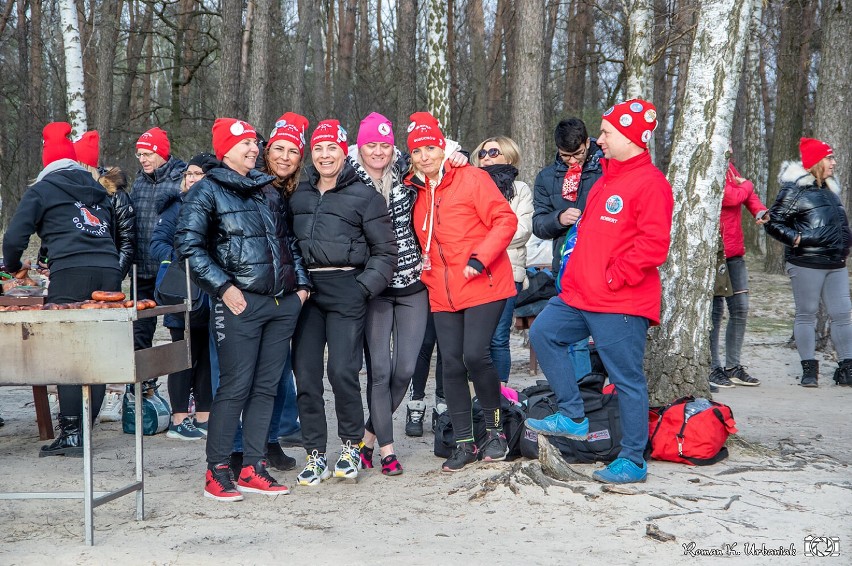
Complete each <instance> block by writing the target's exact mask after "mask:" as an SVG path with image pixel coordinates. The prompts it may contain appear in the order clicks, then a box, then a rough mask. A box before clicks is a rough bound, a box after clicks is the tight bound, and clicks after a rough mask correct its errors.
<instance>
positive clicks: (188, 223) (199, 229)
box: [175, 165, 310, 297]
mask: <svg viewBox="0 0 852 566" xmlns="http://www.w3.org/2000/svg"><path fill="white" fill-rule="evenodd" d="M272 180H273V178H272V177H271V176H269V175H266V174H264V173H261V172H259V171H257V170H252V171H249V172H248V174H247V175H245V176H243V175H240V174H239V173H237V172H236V171H233V170H231V169H229V168H227V167H225V166H224V165H223V166H221V167H216V168H214V169H211V170H210V171H208V172H207V175H206V176H205V177H204V179H202V180H201V181H199V182H198V184H196V185H195V186H193V187H192V190H191V191H189V192H188V193H187V194H186V196H185V197H184V202H183V206H182V207H181V210H180V215H179V216H178V223H177V224H178V229H177V232H176V233H175V251H176V252H177V254H178V258H179V260H180V261H184V259H186V258H189V270H190V274H191V276H192V279H193V281H195V282H196V284H198V286H199V287H201V288H202V289H203V290H204V291H206V292H207V293H208V294H210V295H211V296H218V297H221V296H222V294H223V293H224V292H225V291H226V290H227V289H228V288H229V287H230V286H231V285H234V286H236V287H237V288H238V289H240V290H242V291H248V292H250V293H257V294H260V295H272V296H275V295H281V294H284V293H289V292H291V291H295V290H296V289H297V288H300V287H301V288H310V279H309V278H308V274H307V272H306V271H305V269H304V267H303V264H302V258H301V256H300V255H299V250H298V247H297V246H296V245H295V241H294V239H293V237H292V231H291V230H290V229H289V226H288V224H287V214H286V209H285V205H284V202H283V201H282V200H281V197H280V196H279V195H278V191H277V190H275V188H274V187H273V186H272V185H271V184H270V183H271V182H272Z"/></svg>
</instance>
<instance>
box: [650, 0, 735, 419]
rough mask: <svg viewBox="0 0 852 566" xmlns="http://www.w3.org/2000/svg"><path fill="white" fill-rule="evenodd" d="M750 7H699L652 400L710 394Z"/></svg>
mask: <svg viewBox="0 0 852 566" xmlns="http://www.w3.org/2000/svg"><path fill="white" fill-rule="evenodd" d="M750 12H751V3H750V2H746V3H740V2H738V0H705V1H704V2H703V3H702V5H701V12H700V14H699V18H698V27H697V29H696V35H695V41H694V44H693V47H692V54H691V57H690V61H689V76H688V77H687V78H686V87H685V91H684V92H685V97H684V98H683V99H682V105H681V108H680V112H679V118H678V120H677V123H676V125H675V132H674V142H673V147H672V161H671V164H670V165H669V170H668V177H669V181H670V182H671V184H672V190H673V191H674V195H675V208H674V217H673V222H672V244H671V250H670V252H669V258H668V261H667V262H666V263H665V264H664V265H663V267H662V269H661V270H660V271H661V276H662V280H663V294H662V312H661V318H660V326H658V327H655V328H654V329H653V332H652V333H651V335H652V339H651V340H650V341H649V343H648V352H647V357H646V361H647V366H648V372H647V373H648V390H649V394H650V399H651V404H663V403H667V402H669V401H671V400H672V399H675V398H677V397H682V396H683V395H688V394H694V393H701V394H703V395H705V396H706V395H708V394H709V390H708V381H707V375H708V373H709V361H710V356H709V335H710V304H711V302H710V298H711V294H712V289H713V280H714V272H715V269H714V268H715V263H716V242H717V241H718V232H719V212H720V210H721V205H722V192H723V184H722V180H723V179H724V177H725V167H726V160H725V150H726V149H727V145H728V139H729V137H730V132H731V123H732V120H733V114H734V104H735V102H736V95H737V88H738V85H739V80H740V74H741V72H742V63H743V55H744V46H745V39H746V37H747V34H748V24H749V15H750Z"/></svg>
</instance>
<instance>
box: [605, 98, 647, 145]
mask: <svg viewBox="0 0 852 566" xmlns="http://www.w3.org/2000/svg"><path fill="white" fill-rule="evenodd" d="M602 118H603V119H604V120H606V121H607V122H609V123H610V124H612V125H613V127H614V128H615V129H616V130H618V131H619V132H621V133H622V134H623V135H624V137H626V138H627V139H629V140H630V141H632V142H633V143H635V144H636V145H638V146H639V147H641V148H642V149H648V142H649V141H651V136H652V135H654V130H656V129H657V109H656V107H655V106H654V105H653V104H651V103H650V102H648V101H647V100H642V99H641V98H634V99H632V100H628V101H626V102H619V103H618V104H616V105H615V106H613V107H611V108H610V109H609V110H607V111H606V112H604V113H603V116H602Z"/></svg>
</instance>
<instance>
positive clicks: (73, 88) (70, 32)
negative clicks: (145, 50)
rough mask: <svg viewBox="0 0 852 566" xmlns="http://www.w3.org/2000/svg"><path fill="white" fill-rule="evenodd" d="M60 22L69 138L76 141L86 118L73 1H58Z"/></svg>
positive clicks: (75, 11)
mask: <svg viewBox="0 0 852 566" xmlns="http://www.w3.org/2000/svg"><path fill="white" fill-rule="evenodd" d="M59 17H60V20H61V22H62V45H63V50H64V52H65V81H66V87H65V92H66V108H67V109H68V122H69V123H70V124H71V137H72V138H74V139H76V138H77V137H79V136H80V135H81V134H82V133H83V132H85V131H86V130H87V129H88V126H87V121H88V120H87V117H86V88H85V86H84V78H83V49H82V48H81V46H80V30H79V28H78V22H77V5H76V2H75V1H74V0H60V1H59Z"/></svg>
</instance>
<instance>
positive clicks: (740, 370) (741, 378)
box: [725, 366, 760, 387]
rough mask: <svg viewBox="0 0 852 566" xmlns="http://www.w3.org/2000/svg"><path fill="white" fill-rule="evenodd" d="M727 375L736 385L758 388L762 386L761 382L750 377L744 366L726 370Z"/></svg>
mask: <svg viewBox="0 0 852 566" xmlns="http://www.w3.org/2000/svg"><path fill="white" fill-rule="evenodd" d="M725 373H726V374H727V375H728V379H730V380H731V382H732V383H733V384H734V385H745V386H747V387H757V386H758V385H760V380H759V379H757V378H756V377H752V376H750V375H749V374H748V372H746V370H745V368H744V367H743V366H734V367H732V368H725Z"/></svg>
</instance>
